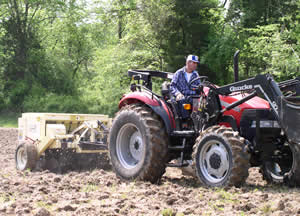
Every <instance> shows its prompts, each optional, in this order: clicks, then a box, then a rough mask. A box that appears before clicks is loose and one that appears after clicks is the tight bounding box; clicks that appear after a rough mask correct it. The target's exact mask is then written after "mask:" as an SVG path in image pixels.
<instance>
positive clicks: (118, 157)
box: [109, 104, 168, 183]
mask: <svg viewBox="0 0 300 216" xmlns="http://www.w3.org/2000/svg"><path fill="white" fill-rule="evenodd" d="M167 153H168V137H167V133H166V130H165V127H164V124H163V122H162V121H161V119H160V118H159V116H158V115H157V114H155V113H154V112H153V111H152V110H151V109H150V108H149V107H147V106H146V105H141V104H133V105H128V106H125V107H123V108H122V109H121V110H120V111H119V112H118V113H117V115H116V117H115V119H114V121H113V124H112V127H111V130H110V133H109V155H110V160H111V163H112V167H113V170H114V171H115V173H116V175H117V176H118V177H120V178H121V179H124V180H132V179H138V180H145V181H150V182H152V183H155V182H157V181H158V180H159V179H160V178H161V176H162V175H163V174H164V172H165V168H166V159H167Z"/></svg>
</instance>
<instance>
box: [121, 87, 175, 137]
mask: <svg viewBox="0 0 300 216" xmlns="http://www.w3.org/2000/svg"><path fill="white" fill-rule="evenodd" d="M133 103H143V104H145V105H147V106H149V107H150V108H151V109H152V110H153V111H154V112H155V113H156V114H157V115H158V116H159V117H160V118H161V119H162V120H163V121H164V124H165V126H166V131H167V133H168V134H170V133H171V132H172V131H173V130H174V128H175V120H174V116H173V113H172V112H171V111H170V109H169V108H168V106H167V105H166V103H165V102H164V101H163V100H161V99H159V98H157V97H156V96H154V95H153V96H152V95H151V94H149V93H147V92H132V93H129V94H127V95H124V96H123V98H122V99H121V101H120V103H119V109H121V108H122V107H123V106H125V105H129V104H133Z"/></svg>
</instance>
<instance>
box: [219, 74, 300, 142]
mask: <svg viewBox="0 0 300 216" xmlns="http://www.w3.org/2000/svg"><path fill="white" fill-rule="evenodd" d="M299 87H300V79H299V77H298V78H296V79H294V80H287V81H284V82H280V83H277V82H276V81H275V80H274V79H273V77H272V75H270V74H264V75H257V76H255V77H254V78H250V79H247V80H244V81H239V82H235V83H232V84H229V85H225V86H222V87H220V88H217V89H215V90H216V91H217V94H221V95H229V94H231V93H233V92H239V91H246V90H254V92H253V93H251V94H249V95H248V96H246V97H245V98H243V99H241V100H239V101H237V102H235V103H233V104H231V105H230V106H228V107H226V108H225V109H223V110H221V112H220V113H219V114H222V113H224V112H225V111H226V110H228V109H232V108H234V107H236V106H238V105H240V104H241V103H243V102H245V101H247V100H249V99H251V98H252V97H254V96H255V95H256V94H258V95H261V96H263V97H264V98H265V99H266V100H267V101H268V102H269V104H270V107H271V109H272V111H273V114H274V116H275V118H276V119H277V121H278V123H279V124H280V126H281V128H282V129H283V131H284V132H285V135H286V136H287V138H288V140H289V142H292V143H299V144H300V136H299V133H300V124H299V122H300V97H299V92H297V91H299ZM287 90H288V91H290V90H291V91H294V92H296V95H298V96H296V97H292V96H289V97H285V96H284V95H283V93H282V91H284V92H285V91H287Z"/></svg>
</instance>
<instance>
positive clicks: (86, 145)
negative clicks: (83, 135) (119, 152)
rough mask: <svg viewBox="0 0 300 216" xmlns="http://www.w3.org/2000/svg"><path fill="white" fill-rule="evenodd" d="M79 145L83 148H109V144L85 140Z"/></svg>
mask: <svg viewBox="0 0 300 216" xmlns="http://www.w3.org/2000/svg"><path fill="white" fill-rule="evenodd" d="M78 145H79V147H80V148H81V149H82V150H107V149H108V148H107V144H105V143H103V142H83V141H81V142H80V143H79V144H78Z"/></svg>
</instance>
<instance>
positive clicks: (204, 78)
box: [189, 76, 208, 90]
mask: <svg viewBox="0 0 300 216" xmlns="http://www.w3.org/2000/svg"><path fill="white" fill-rule="evenodd" d="M207 79H208V77H207V76H198V77H196V78H195V79H193V80H192V81H191V82H190V84H189V85H190V89H192V90H195V89H199V88H200V86H201V85H202V83H203V82H205V81H206V80H207ZM198 80H200V82H201V83H200V84H199V85H193V83H194V82H196V81H198ZM202 86H203V85H202Z"/></svg>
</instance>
